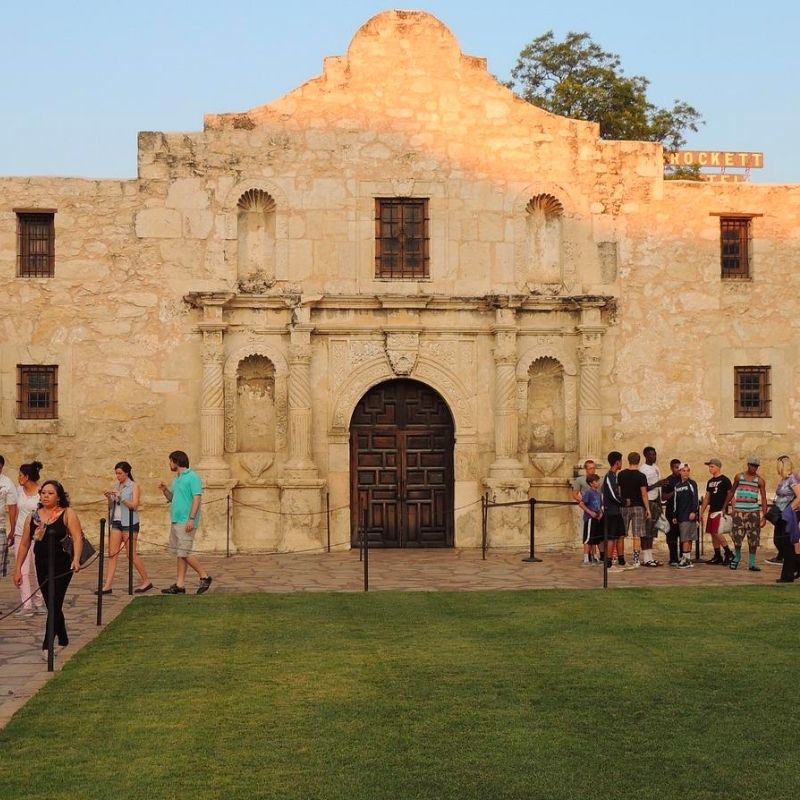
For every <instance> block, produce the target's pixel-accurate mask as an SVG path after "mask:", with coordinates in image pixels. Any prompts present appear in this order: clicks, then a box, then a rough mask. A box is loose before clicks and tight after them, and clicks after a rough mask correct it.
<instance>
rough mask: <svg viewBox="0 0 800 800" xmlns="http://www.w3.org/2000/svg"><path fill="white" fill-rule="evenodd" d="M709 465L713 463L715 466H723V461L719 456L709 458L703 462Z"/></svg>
mask: <svg viewBox="0 0 800 800" xmlns="http://www.w3.org/2000/svg"><path fill="white" fill-rule="evenodd" d="M703 463H704V464H705V465H706V466H707V467H710V466H711V465H712V464H713V465H714V466H715V467H721V466H722V462H721V461H720V460H719V459H718V458H709V459H708V461H704V462H703Z"/></svg>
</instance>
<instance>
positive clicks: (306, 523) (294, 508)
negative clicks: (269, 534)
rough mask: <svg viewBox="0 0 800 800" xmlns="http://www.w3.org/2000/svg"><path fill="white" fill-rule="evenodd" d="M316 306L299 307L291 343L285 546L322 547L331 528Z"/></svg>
mask: <svg viewBox="0 0 800 800" xmlns="http://www.w3.org/2000/svg"><path fill="white" fill-rule="evenodd" d="M312 330H313V326H312V325H311V309H310V308H309V307H308V306H298V307H297V308H295V309H294V312H293V324H292V327H291V330H290V337H291V341H290V345H289V460H288V462H287V464H286V470H285V472H284V476H285V477H284V479H283V480H280V481H279V482H278V486H279V488H280V507H281V543H280V545H279V549H280V550H286V551H291V550H307V549H309V548H313V547H317V546H318V547H320V548H321V547H322V544H323V542H322V540H323V536H322V533H323V531H324V530H325V525H324V522H325V519H324V512H323V501H322V498H323V490H324V488H325V481H324V480H320V479H319V478H318V476H317V467H316V465H315V464H314V460H313V457H312V452H313V449H312V434H313V428H312V414H313V411H312V402H311V401H312V397H311V332H312Z"/></svg>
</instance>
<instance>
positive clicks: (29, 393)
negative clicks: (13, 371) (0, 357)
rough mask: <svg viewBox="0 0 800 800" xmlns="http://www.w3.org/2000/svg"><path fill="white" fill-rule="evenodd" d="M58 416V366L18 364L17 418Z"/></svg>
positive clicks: (50, 417) (51, 417)
mask: <svg viewBox="0 0 800 800" xmlns="http://www.w3.org/2000/svg"><path fill="white" fill-rule="evenodd" d="M57 418H58V367H57V366H55V365H47V366H43V365H40V364H17V419H57Z"/></svg>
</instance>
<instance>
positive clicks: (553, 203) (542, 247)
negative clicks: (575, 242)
mask: <svg viewBox="0 0 800 800" xmlns="http://www.w3.org/2000/svg"><path fill="white" fill-rule="evenodd" d="M525 212H526V222H527V242H528V254H527V263H528V281H529V282H533V283H536V284H558V283H560V282H561V280H562V277H563V275H562V265H561V258H562V253H561V251H562V238H563V230H562V228H563V222H564V207H563V206H562V204H561V202H560V201H559V200H558V198H556V197H553V195H551V194H538V195H536V196H535V197H532V198H531V200H530V202H529V203H528V205H527V207H526V209H525Z"/></svg>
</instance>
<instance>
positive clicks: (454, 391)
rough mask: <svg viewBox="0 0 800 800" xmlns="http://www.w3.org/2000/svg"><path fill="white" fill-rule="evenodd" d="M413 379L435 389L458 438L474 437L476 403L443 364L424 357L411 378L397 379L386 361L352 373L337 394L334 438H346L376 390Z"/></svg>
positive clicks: (378, 361) (419, 360) (418, 361)
mask: <svg viewBox="0 0 800 800" xmlns="http://www.w3.org/2000/svg"><path fill="white" fill-rule="evenodd" d="M400 377H403V378H406V377H407V378H411V379H413V380H417V381H420V382H421V383H425V384H427V385H428V386H430V387H431V388H432V389H435V390H436V391H437V392H438V393H439V394H440V395H441V396H442V398H443V399H444V401H445V402H446V403H447V405H448V408H449V409H450V413H451V414H452V415H453V425H454V429H455V433H456V435H457V436H465V435H470V434H474V432H475V411H474V400H473V398H472V396H471V395H470V393H469V392H468V391H467V389H466V387H465V386H464V385H463V384H462V383H461V380H460V379H459V378H458V376H456V375H455V374H453V373H452V372H450V370H448V369H447V368H446V367H443V366H442V365H441V364H440V363H439V362H437V361H434V360H433V359H430V358H426V357H425V356H422V355H420V356H419V358H418V359H417V362H416V364H415V366H414V369H413V370H412V371H411V374H410V375H402V376H399V375H396V374H395V373H394V372H393V371H392V369H391V367H390V365H389V363H388V361H387V360H386V358H383V357H382V358H375V359H372V360H371V361H370V362H368V363H366V364H364V365H362V366H361V367H360V368H359V369H357V370H356V371H354V372H352V373H351V374H350V375H349V376H348V377H347V379H346V380H345V381H344V382H343V383H342V384H341V386H340V387H339V388H338V389H337V390H336V392H335V393H334V396H333V402H332V404H331V408H332V409H333V413H332V416H331V420H330V423H331V427H330V432H331V434H334V435H335V434H346V433H347V431H348V429H349V426H350V420H351V418H352V416H353V411H354V410H355V407H356V405H357V404H358V401H359V400H360V399H361V398H362V397H363V396H364V395H365V394H366V393H367V392H368V391H369V390H370V389H371V388H372V387H373V386H377V384H379V383H383V382H384V381H388V380H393V379H394V378H400Z"/></svg>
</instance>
